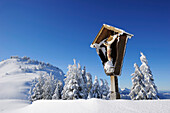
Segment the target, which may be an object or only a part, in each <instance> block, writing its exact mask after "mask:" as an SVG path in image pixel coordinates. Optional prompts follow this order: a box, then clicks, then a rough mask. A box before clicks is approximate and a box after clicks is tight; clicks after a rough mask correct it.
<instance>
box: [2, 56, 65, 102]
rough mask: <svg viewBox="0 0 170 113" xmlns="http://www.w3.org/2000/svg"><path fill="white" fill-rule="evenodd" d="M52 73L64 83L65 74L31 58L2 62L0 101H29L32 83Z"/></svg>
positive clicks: (17, 58) (56, 68) (14, 58)
mask: <svg viewBox="0 0 170 113" xmlns="http://www.w3.org/2000/svg"><path fill="white" fill-rule="evenodd" d="M46 73H48V74H50V73H52V74H53V75H54V77H55V78H57V79H59V80H61V81H62V82H63V79H64V73H63V71H62V70H61V69H59V68H58V67H55V66H52V65H51V64H49V63H44V62H39V61H37V60H31V59H30V58H29V57H23V58H19V57H17V56H13V57H11V59H7V60H4V61H1V62H0V90H1V91H0V99H24V100H27V99H28V91H29V89H30V86H31V81H32V80H33V79H35V78H37V77H39V76H40V75H43V74H46Z"/></svg>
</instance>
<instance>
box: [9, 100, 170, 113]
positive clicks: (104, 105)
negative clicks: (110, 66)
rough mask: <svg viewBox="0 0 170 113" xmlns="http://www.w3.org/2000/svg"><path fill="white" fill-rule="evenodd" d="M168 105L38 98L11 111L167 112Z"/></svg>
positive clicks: (163, 101) (149, 101)
mask: <svg viewBox="0 0 170 113" xmlns="http://www.w3.org/2000/svg"><path fill="white" fill-rule="evenodd" d="M169 106H170V100H141V101H132V100H101V99H89V100H38V101H35V102H33V104H31V105H28V106H26V107H24V108H21V109H16V110H13V111H12V112H11V113H57V112H58V113H169V111H170V107H169ZM8 113H9V112H8Z"/></svg>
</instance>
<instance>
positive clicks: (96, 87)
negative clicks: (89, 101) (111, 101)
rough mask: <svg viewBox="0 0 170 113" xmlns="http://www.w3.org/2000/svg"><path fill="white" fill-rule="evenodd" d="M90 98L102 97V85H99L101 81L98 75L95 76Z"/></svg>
mask: <svg viewBox="0 0 170 113" xmlns="http://www.w3.org/2000/svg"><path fill="white" fill-rule="evenodd" d="M88 98H101V93H100V86H99V81H98V79H97V76H95V79H94V82H93V85H92V88H91V91H90V95H89V97H88Z"/></svg>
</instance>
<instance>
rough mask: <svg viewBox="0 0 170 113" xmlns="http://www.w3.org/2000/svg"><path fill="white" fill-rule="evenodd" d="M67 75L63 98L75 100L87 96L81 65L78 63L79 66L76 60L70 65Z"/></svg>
mask: <svg viewBox="0 0 170 113" xmlns="http://www.w3.org/2000/svg"><path fill="white" fill-rule="evenodd" d="M65 76H66V78H65V79H64V82H65V85H64V88H63V91H62V99H64V100H73V99H79V98H85V94H84V89H83V86H84V81H83V79H82V72H81V66H80V65H79V64H78V67H77V65H76V61H75V60H74V65H69V66H68V72H67V74H66V75H65Z"/></svg>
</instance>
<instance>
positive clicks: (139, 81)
mask: <svg viewBox="0 0 170 113" xmlns="http://www.w3.org/2000/svg"><path fill="white" fill-rule="evenodd" d="M134 67H135V72H134V73H132V74H131V76H133V77H132V84H133V86H132V88H131V92H130V94H129V95H130V97H131V99H133V100H142V99H146V98H147V96H146V94H147V93H146V90H145V83H144V76H143V74H142V73H141V71H140V69H139V67H138V65H137V64H136V63H135V64H134Z"/></svg>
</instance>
